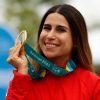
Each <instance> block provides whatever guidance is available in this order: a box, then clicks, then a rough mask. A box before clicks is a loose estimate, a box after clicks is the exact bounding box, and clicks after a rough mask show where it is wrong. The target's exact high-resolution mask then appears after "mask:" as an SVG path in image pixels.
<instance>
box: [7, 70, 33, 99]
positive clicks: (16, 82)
mask: <svg viewBox="0 0 100 100" xmlns="http://www.w3.org/2000/svg"><path fill="white" fill-rule="evenodd" d="M13 73H14V78H13V80H12V81H11V82H10V85H9V88H8V92H7V95H6V97H5V100H26V98H25V96H26V95H27V93H28V89H29V83H30V80H31V78H30V76H29V75H23V74H21V73H19V72H17V71H16V70H14V71H13Z"/></svg>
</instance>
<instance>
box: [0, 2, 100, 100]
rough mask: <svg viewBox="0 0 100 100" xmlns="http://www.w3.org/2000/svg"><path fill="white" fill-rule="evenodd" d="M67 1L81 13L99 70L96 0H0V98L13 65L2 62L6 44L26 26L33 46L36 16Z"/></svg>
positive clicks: (99, 20) (98, 70)
mask: <svg viewBox="0 0 100 100" xmlns="http://www.w3.org/2000/svg"><path fill="white" fill-rule="evenodd" d="M61 3H67V4H71V5H73V6H74V7H76V8H77V9H78V10H79V11H80V12H81V13H82V15H83V16H84V18H85V20H86V23H87V27H88V33H89V34H88V36H89V43H90V47H91V50H92V55H93V64H94V66H95V68H96V73H97V74H100V47H99V45H100V13H99V12H100V9H98V8H99V6H100V5H99V4H100V1H99V0H88V1H86V0H0V100H4V97H5V95H6V92H7V88H8V84H9V82H10V80H11V79H12V77H13V74H12V70H13V67H12V66H11V65H9V64H8V63H7V62H6V59H7V57H8V51H9V48H11V47H12V46H13V45H14V41H15V38H16V36H17V34H18V33H19V32H20V31H21V30H27V32H28V41H27V42H29V43H30V45H31V46H33V47H34V44H35V42H36V35H37V34H36V33H37V31H38V27H39V23H40V20H41V18H42V16H43V14H44V13H45V12H46V11H47V9H48V8H49V7H51V6H52V5H54V4H61Z"/></svg>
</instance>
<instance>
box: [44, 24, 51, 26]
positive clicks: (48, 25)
mask: <svg viewBox="0 0 100 100" xmlns="http://www.w3.org/2000/svg"><path fill="white" fill-rule="evenodd" d="M43 26H51V25H50V24H44V25H43Z"/></svg>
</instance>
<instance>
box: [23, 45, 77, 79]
mask: <svg viewBox="0 0 100 100" xmlns="http://www.w3.org/2000/svg"><path fill="white" fill-rule="evenodd" d="M24 50H25V52H26V57H27V59H28V57H31V58H32V59H33V60H35V61H36V62H37V63H38V64H40V65H41V66H40V69H39V72H38V73H37V72H36V70H35V68H34V66H32V64H31V63H30V61H29V60H28V73H29V75H30V76H31V77H32V79H37V78H41V77H42V72H43V71H44V69H47V70H49V71H51V72H52V73H54V74H55V75H57V76H63V75H65V74H67V73H69V71H67V70H66V69H63V68H60V67H59V66H57V65H55V64H53V63H52V62H50V61H49V60H47V59H46V58H45V57H43V56H42V55H40V54H38V53H37V52H36V51H35V50H34V49H32V48H31V47H30V46H29V45H28V44H27V43H25V44H24ZM66 66H67V67H68V68H69V70H70V72H72V71H73V70H74V69H75V68H76V64H75V63H74V62H73V60H69V62H68V63H67V65H66Z"/></svg>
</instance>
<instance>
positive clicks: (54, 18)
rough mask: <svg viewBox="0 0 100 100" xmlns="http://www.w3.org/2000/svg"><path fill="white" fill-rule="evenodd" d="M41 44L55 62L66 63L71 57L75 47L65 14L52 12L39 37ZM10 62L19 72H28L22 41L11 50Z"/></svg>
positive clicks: (46, 54) (42, 48)
mask: <svg viewBox="0 0 100 100" xmlns="http://www.w3.org/2000/svg"><path fill="white" fill-rule="evenodd" d="M39 45H40V48H41V50H42V52H43V53H44V55H45V56H46V57H47V59H49V60H51V61H52V62H53V63H55V64H59V62H60V64H59V65H61V64H64V63H65V62H67V61H68V60H69V59H70V57H71V51H72V48H73V42H72V36H71V30H70V27H69V25H68V22H67V21H66V19H65V18H64V16H62V15H60V14H58V13H52V14H50V15H48V16H47V18H46V20H45V23H44V25H43V29H42V32H41V34H40V37H39ZM7 61H8V63H9V64H11V65H13V66H14V67H15V68H16V69H17V71H18V72H20V73H22V74H28V62H27V59H26V57H25V52H24V49H23V47H22V44H21V42H20V41H17V42H16V43H15V45H14V47H12V48H11V49H10V50H9V57H8V59H7Z"/></svg>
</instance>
